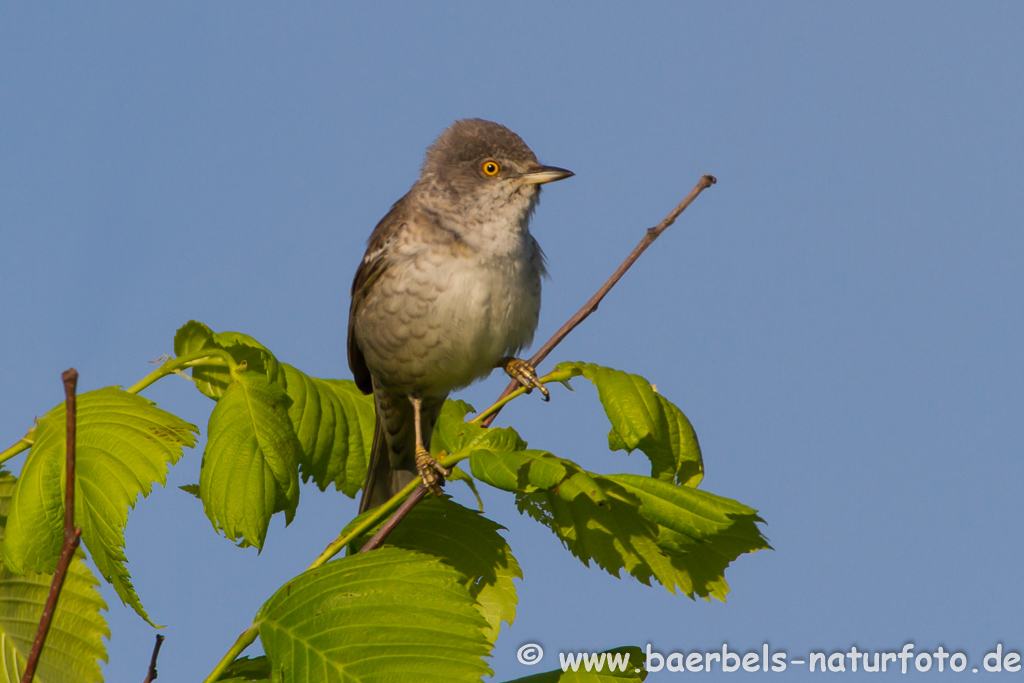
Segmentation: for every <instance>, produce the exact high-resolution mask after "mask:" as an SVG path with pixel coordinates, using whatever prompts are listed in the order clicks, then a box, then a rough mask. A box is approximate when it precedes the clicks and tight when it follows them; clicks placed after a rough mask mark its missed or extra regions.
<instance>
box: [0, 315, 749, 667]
mask: <svg viewBox="0 0 1024 683" xmlns="http://www.w3.org/2000/svg"><path fill="white" fill-rule="evenodd" d="M174 350H175V354H176V355H175V357H174V358H173V359H168V360H167V361H166V362H165V363H164V364H163V365H162V366H161V367H160V368H158V369H157V370H156V371H154V373H152V374H151V375H150V376H149V377H147V378H145V379H144V380H142V381H141V382H140V383H138V384H136V385H135V386H133V387H130V388H128V389H127V390H124V389H121V388H117V387H107V388H105V389H99V390H96V391H91V392H87V393H84V394H82V395H80V396H79V397H78V405H79V409H78V447H77V448H78V475H77V477H76V479H77V480H76V497H75V519H76V521H77V523H78V524H80V525H81V527H82V540H83V543H84V545H85V547H86V549H87V550H88V552H89V554H90V555H91V556H92V558H93V560H94V562H95V564H96V567H97V569H98V570H99V572H100V574H101V575H102V576H103V578H104V579H105V580H107V581H108V582H110V583H112V584H113V586H114V588H115V590H116V591H117V594H118V595H119V596H120V598H121V599H122V601H123V602H124V603H125V604H126V605H128V606H130V607H132V608H133V609H134V610H135V611H136V612H137V613H138V614H139V615H140V616H141V617H142V618H143V619H146V620H147V621H149V616H148V615H147V613H146V611H145V609H144V608H143V606H142V602H141V600H140V598H139V596H138V595H137V594H136V592H135V590H134V588H133V586H132V584H131V580H130V577H129V574H128V571H127V566H126V562H127V558H126V555H125V549H124V527H125V524H126V523H127V517H128V512H129V511H130V510H131V509H132V508H133V507H134V505H135V503H136V502H137V500H138V498H139V496H142V497H145V496H147V495H148V494H149V492H150V491H151V490H152V486H153V484H154V483H160V484H164V483H165V481H166V475H167V470H168V468H169V467H170V466H172V465H173V464H174V463H176V462H177V461H178V459H179V458H180V457H181V455H182V451H183V449H184V448H186V447H187V448H192V447H194V446H195V444H196V435H197V434H198V433H199V429H198V428H197V427H196V426H195V425H192V424H189V423H187V422H185V421H183V420H181V419H180V418H178V417H176V416H175V415H172V414H170V413H168V412H166V411H163V410H161V409H159V408H158V407H157V406H156V405H154V404H153V403H152V402H150V401H148V400H146V399H144V398H142V397H141V396H139V395H138V392H139V391H142V390H143V389H145V388H146V387H147V386H149V385H150V384H152V383H153V382H155V381H157V380H159V379H160V378H162V377H166V376H169V375H174V374H183V373H185V372H187V371H191V377H190V379H191V380H192V381H193V383H194V384H195V386H196V389H197V390H199V391H200V392H201V393H203V394H204V395H205V396H207V397H209V398H210V399H212V400H213V401H214V402H215V404H214V406H213V409H212V411H211V414H210V418H209V422H208V424H207V427H206V436H207V438H206V445H205V449H204V452H203V456H202V458H203V459H202V467H201V472H200V480H199V484H198V487H190V492H192V493H195V494H197V495H198V498H199V499H200V500H201V502H202V505H203V507H204V510H205V512H206V515H207V517H208V518H209V520H210V522H211V524H212V526H213V527H214V529H215V530H216V531H217V532H219V533H220V534H222V535H223V536H225V537H226V538H227V539H229V540H231V541H233V542H235V543H237V544H239V545H242V546H253V547H255V548H257V549H262V547H263V546H264V543H265V542H266V537H267V529H268V526H269V522H270V520H271V518H272V517H273V515H275V514H279V513H283V514H284V516H285V520H286V522H290V521H291V520H292V518H293V517H294V515H295V514H296V510H297V507H298V503H299V491H300V487H299V481H300V480H302V481H311V482H313V483H314V484H316V486H317V487H318V488H319V489H320V490H321V491H324V490H326V489H327V488H329V487H331V486H332V485H333V487H334V488H335V489H336V490H338V491H341V492H342V493H344V494H345V495H348V496H355V495H356V494H357V493H358V491H359V488H360V486H361V485H362V482H363V480H364V477H365V473H366V467H367V455H368V451H369V447H370V442H371V440H372V435H373V428H374V424H373V422H374V414H373V404H372V400H371V399H370V398H368V397H366V396H363V395H362V393H361V392H360V391H359V390H358V389H357V388H356V387H355V385H354V383H353V382H351V381H346V380H332V379H320V378H315V377H310V376H308V375H306V374H305V373H303V372H302V371H300V370H298V369H297V368H294V367H292V366H290V365H287V364H285V363H282V362H280V361H278V359H277V358H276V357H275V356H274V354H273V353H271V351H270V350H269V349H267V348H266V347H264V346H263V345H262V344H260V343H259V342H258V341H256V340H255V339H253V338H252V337H249V336H248V335H244V334H239V333H235V332H213V331H212V330H211V329H210V328H209V327H207V326H206V325H203V324H202V323H198V322H195V321H192V322H189V323H187V324H186V325H185V326H183V327H182V328H181V329H180V330H178V333H177V335H176V337H175V340H174ZM574 377H582V378H585V379H586V380H589V381H590V382H591V383H592V384H593V385H594V386H595V387H596V389H597V395H598V398H599V400H600V401H601V405H602V406H603V407H604V410H605V414H606V415H607V417H608V421H609V424H610V431H609V433H608V444H609V447H610V448H611V449H612V450H618V451H625V452H627V453H631V452H634V451H639V452H640V453H642V454H643V455H644V456H645V457H646V458H647V460H648V461H649V464H650V475H649V476H640V475H635V474H598V473H595V472H590V471H587V470H586V469H584V468H583V467H581V466H580V465H579V464H578V463H577V462H575V461H573V460H571V459H568V458H564V457H560V456H558V455H555V454H553V453H551V452H548V451H545V450H538V449H535V448H530V447H529V445H528V444H527V443H526V442H525V441H524V440H523V439H522V438H521V437H520V436H519V435H518V434H517V433H516V431H515V430H514V429H512V428H510V427H505V428H484V427H482V426H480V422H481V417H482V416H481V417H477V418H475V419H469V418H468V416H469V415H470V413H471V412H472V407H471V406H469V405H468V404H466V403H464V402H461V401H448V402H447V403H446V404H445V406H444V408H443V410H442V413H441V416H440V419H439V420H438V423H437V425H436V428H435V433H434V437H433V441H432V446H433V448H434V450H435V454H436V455H437V456H439V457H440V458H441V459H442V462H443V463H444V464H446V465H450V466H453V467H456V470H457V474H456V478H462V479H464V480H465V481H466V482H467V483H469V484H470V485H471V486H473V487H474V490H475V486H476V485H477V484H486V485H489V486H492V487H494V488H496V489H499V490H502V491H506V492H509V493H510V494H512V496H513V497H514V502H515V504H516V506H517V507H518V509H519V510H520V511H521V512H522V513H524V514H525V515H527V516H528V517H530V518H532V519H534V520H537V521H539V522H540V523H541V524H543V525H544V526H545V527H547V528H548V529H550V530H551V531H552V532H553V533H555V534H556V535H557V537H558V538H559V539H560V541H561V542H562V543H563V544H564V545H565V547H566V548H567V549H568V550H569V551H570V552H572V553H573V555H575V556H576V557H578V558H579V559H580V560H581V561H582V562H583V563H584V564H586V565H589V564H590V563H591V562H593V563H594V564H596V565H597V566H598V567H600V568H602V569H604V570H605V571H607V572H609V573H610V574H612V575H615V576H621V575H622V573H623V572H625V573H626V574H629V575H631V576H633V577H635V578H636V579H638V580H640V581H641V582H644V583H646V584H652V583H658V584H660V585H662V586H664V587H665V588H666V589H667V590H669V591H671V592H681V593H682V594H684V595H688V596H690V597H691V598H693V597H697V596H700V597H703V598H708V599H710V598H712V597H714V598H718V599H724V598H725V595H726V593H727V592H728V585H727V584H726V581H725V578H724V571H725V569H726V567H727V566H728V565H729V564H730V563H731V562H732V561H733V560H735V559H736V558H737V557H738V556H739V555H741V554H743V553H748V552H753V551H756V550H758V549H762V548H767V547H768V544H767V542H766V540H765V538H764V537H763V536H762V534H761V532H760V530H759V528H758V526H757V525H758V523H759V522H761V521H762V520H761V519H760V518H759V517H758V516H757V514H756V512H755V511H754V510H752V509H750V508H748V507H746V506H744V505H742V504H741V503H738V502H736V501H733V500H729V499H727V498H723V497H720V496H716V495H714V494H711V493H707V492H704V491H702V490H700V489H699V488H697V487H698V485H699V484H700V482H701V479H702V477H703V472H704V465H703V460H702V456H701V452H700V446H699V443H698V441H697V436H696V434H695V432H694V430H693V427H692V425H691V424H690V422H689V420H688V419H687V418H686V416H685V415H684V414H683V413H682V411H680V410H679V408H677V407H676V406H675V405H674V404H673V403H672V402H671V401H669V400H668V399H666V398H665V397H663V396H662V395H660V394H659V393H658V392H657V391H656V390H655V388H654V387H653V386H652V385H651V384H650V383H649V382H648V381H647V380H646V379H644V378H642V377H640V376H638V375H632V374H629V373H626V372H622V371H620V370H615V369H612V368H607V367H601V366H597V365H593V364H586V363H563V364H561V365H559V366H558V367H557V368H556V369H555V371H554V372H552V373H551V374H549V375H548V376H546V377H544V378H542V381H545V382H553V381H561V382H568V381H569V380H570V379H572V378H574ZM63 421H64V406H63V404H61V405H59V406H57V407H55V408H54V409H53V410H51V411H50V412H49V413H47V414H46V415H44V416H43V417H42V418H40V419H39V421H38V424H37V425H36V426H35V427H34V428H33V429H32V430H31V431H30V433H29V434H28V435H26V437H25V439H23V442H22V443H24V444H26V445H28V444H31V452H30V453H29V456H28V458H27V460H26V462H25V465H24V467H23V468H22V470H21V474H20V475H19V477H18V478H17V479H15V478H14V477H13V476H12V475H9V474H3V475H2V476H0V511H2V513H3V515H4V519H3V529H2V530H0V533H2V534H3V535H2V537H0V539H2V544H0V552H2V556H3V572H4V573H3V574H0V590H7V589H8V587H7V584H6V583H5V580H6V579H7V577H13V576H25V577H42V576H45V574H46V573H48V572H52V571H53V568H54V566H55V563H56V559H57V555H58V553H59V551H60V540H61V525H62V520H63V512H64V511H63V505H64V502H63V496H62V491H63V476H64V475H63V469H62V467H61V463H62V462H63V452H64V431H63V424H64V423H63ZM18 450H19V448H13V447H12V449H8V451H6V452H5V454H6V456H7V457H9V456H10V455H11V454H13V453H15V452H17V451H18ZM3 459H4V457H3V456H0V461H2V460H3ZM464 461H468V463H466V462H464ZM460 463H462V464H463V466H462V467H461V468H459V467H458V466H459V464H460ZM467 465H468V467H467ZM467 470H468V471H467ZM399 498H400V497H396V499H395V500H393V501H392V502H391V503H389V505H387V506H384V507H383V508H379V509H377V510H372V511H369V512H367V513H364V514H363V515H361V516H359V517H357V518H356V519H354V520H352V522H351V523H350V524H349V526H348V527H347V528H346V529H345V530H344V531H343V532H342V534H341V535H340V536H339V538H338V539H335V541H334V542H333V543H332V544H331V545H329V546H328V550H325V553H324V554H323V555H322V556H321V557H320V558H318V559H317V560H316V561H314V562H313V564H312V565H311V566H310V568H309V569H308V570H306V571H305V572H303V573H301V574H299V575H297V576H296V577H295V578H294V579H292V580H291V581H289V582H288V583H287V584H285V585H284V586H282V587H281V588H280V589H279V590H278V591H277V593H275V595H273V596H272V597H271V598H270V599H269V600H268V601H267V602H266V603H264V605H263V606H262V607H261V608H260V609H259V610H258V612H257V613H256V616H255V618H254V620H253V624H252V626H251V627H250V629H249V630H248V631H247V632H246V633H247V634H248V636H247V637H243V638H241V639H240V640H239V643H241V646H240V647H243V648H244V645H245V644H246V641H247V642H252V640H253V639H254V638H255V637H257V636H258V637H259V638H260V640H261V642H262V644H263V648H264V651H265V653H266V656H265V657H258V658H253V659H249V658H245V657H239V656H238V655H240V653H241V649H238V651H235V649H232V651H230V652H229V654H228V655H227V656H226V658H225V660H224V661H223V662H222V664H221V665H220V666H218V667H217V669H215V671H214V674H212V675H211V677H210V679H209V680H217V679H219V680H262V679H271V680H283V679H285V678H287V679H288V680H310V681H311V680H358V681H375V680H380V681H383V680H395V679H415V680H439V681H440V680H446V681H462V680H465V681H476V680H479V679H480V677H481V676H483V675H487V674H489V673H490V669H489V667H488V666H487V664H486V662H485V660H484V658H485V657H486V656H487V655H488V653H489V652H490V650H491V648H492V647H493V645H494V643H495V641H496V640H497V638H498V635H499V633H500V629H501V625H502V623H506V624H511V623H512V621H513V620H514V618H515V613H516V593H515V585H514V580H515V579H520V578H522V573H521V571H520V569H519V565H518V563H517V562H516V559H515V557H514V556H513V554H512V549H511V548H510V547H509V546H508V544H507V543H506V541H505V540H504V538H503V536H502V534H501V533H500V532H501V529H502V527H500V526H499V525H498V524H496V523H494V522H493V521H491V520H489V519H488V518H486V517H485V516H484V515H482V514H481V513H479V512H476V511H473V510H470V509H468V508H465V507H463V506H461V505H459V504H457V503H455V502H454V501H452V500H450V499H448V498H447V497H445V498H441V499H429V500H425V501H423V502H422V503H420V504H419V505H418V506H417V507H416V508H414V509H413V511H412V512H411V513H410V514H409V515H408V516H407V517H406V518H405V519H404V520H403V521H402V522H401V524H399V526H398V527H397V528H396V529H395V530H394V531H393V532H392V533H391V535H390V536H389V537H388V539H387V542H386V547H384V548H381V549H377V550H374V551H372V552H368V553H354V552H351V551H354V550H356V549H358V548H359V547H360V546H361V544H362V542H363V541H365V539H367V538H368V537H369V534H371V533H372V532H373V531H374V529H376V528H377V527H379V525H380V524H381V523H382V521H383V519H384V517H385V515H386V513H387V512H388V511H389V510H391V509H393V507H395V506H396V505H397V503H398V502H399V501H398V499H399ZM345 547H347V548H348V549H349V550H350V553H349V554H347V555H346V556H344V557H339V558H334V559H332V558H333V557H334V554H335V553H336V552H337V551H338V550H340V549H341V548H345ZM76 577H77V578H76ZM38 580H39V581H42V579H41V578H40V579H38ZM33 581H36V579H33V578H27V583H26V586H28V587H25V588H24V589H21V588H19V589H17V590H23V591H24V593H25V595H29V594H30V593H31V594H32V595H35V593H32V591H33V590H35V589H34V588H32V587H31V586H32V585H34V584H33ZM76 581H77V582H78V583H76ZM94 585H95V580H94V579H92V576H91V573H89V571H88V569H87V568H86V567H85V565H84V564H83V563H82V562H81V560H80V559H78V560H76V561H75V563H74V564H73V569H72V578H71V579H70V580H69V586H70V588H65V592H66V593H67V592H68V591H70V593H71V594H72V595H75V596H81V597H80V598H75V599H69V601H68V603H64V602H62V603H61V606H60V610H59V612H60V613H61V614H63V615H64V616H63V618H64V619H80V620H82V623H83V624H84V623H88V624H90V626H88V627H82V628H83V629H84V630H83V631H82V633H83V634H87V635H88V638H86V637H85V636H83V638H82V640H83V644H80V645H79V646H77V647H73V648H69V649H68V651H69V652H73V658H74V663H75V666H70V665H69V666H67V667H65V669H66V670H67V671H75V673H74V675H71V676H69V677H67V678H66V679H65V680H76V681H77V680H82V681H85V680H89V681H92V680H98V671H97V670H94V669H93V668H90V666H92V667H95V661H96V659H102V658H104V657H105V653H104V652H103V650H102V646H101V645H100V644H99V639H100V637H101V636H102V635H106V631H105V628H106V627H105V624H104V623H103V620H102V618H101V617H100V616H99V614H98V613H99V610H100V609H102V608H104V605H103V604H102V601H98V602H97V599H98V598H96V597H95V589H94V588H93V586H94ZM11 590H13V589H11ZM90 591H91V592H90ZM89 596H93V597H92V598H90V597H89ZM37 597H38V596H37ZM44 597H45V595H44ZM24 601H25V602H26V604H28V605H29V606H30V607H31V608H32V609H35V607H36V601H37V598H27V597H26V598H24ZM61 614H58V620H57V621H56V622H55V624H56V626H55V628H57V629H58V632H59V631H60V626H59V625H60V624H61V623H63V622H61V621H60V619H61ZM6 615H7V613H6V612H3V613H0V630H5V631H4V632H5V633H8V634H9V635H10V638H9V639H7V640H4V641H3V642H14V643H17V644H18V645H17V646H12V647H15V650H16V651H14V652H12V654H11V655H10V656H9V657H6V658H5V661H11V662H14V663H15V664H13V665H12V666H13V667H14V668H15V669H16V668H17V662H18V661H22V660H19V659H18V657H19V656H21V657H23V651H24V650H25V648H24V647H23V646H24V638H25V636H24V634H20V635H16V633H20V632H18V631H17V628H16V627H14V626H10V625H9V622H8V621H7V620H5V619H6ZM150 623H152V622H150ZM245 635H246V634H243V636H245ZM19 638H20V640H18V639H19ZM85 641H88V645H86V644H84V642H85ZM639 657H640V655H639V654H637V661H639ZM61 666H64V665H63V664H62V665H61ZM593 675H594V676H596V675H597V674H593ZM623 675H625V674H623ZM641 675H642V674H640V673H632V674H630V677H633V678H636V679H638V680H639V678H640V677H641ZM587 676H591V674H588V673H585V672H584V673H580V672H577V673H571V672H570V673H569V674H563V673H562V672H552V673H550V674H540V675H538V676H532V677H530V678H529V679H523V680H531V681H532V680H536V681H540V680H545V681H547V680H565V681H569V680H603V679H604V678H607V676H606V675H601V676H600V677H598V678H588V677H587Z"/></svg>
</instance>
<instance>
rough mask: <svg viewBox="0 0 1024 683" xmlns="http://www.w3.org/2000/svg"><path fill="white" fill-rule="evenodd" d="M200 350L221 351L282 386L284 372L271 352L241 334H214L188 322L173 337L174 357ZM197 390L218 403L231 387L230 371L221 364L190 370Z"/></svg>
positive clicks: (197, 324) (202, 326)
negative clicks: (229, 386)
mask: <svg viewBox="0 0 1024 683" xmlns="http://www.w3.org/2000/svg"><path fill="white" fill-rule="evenodd" d="M203 349H221V350H224V351H227V352H228V353H229V354H231V357H232V358H234V360H235V363H237V364H241V363H242V362H244V363H245V364H246V369H247V370H249V371H250V372H253V373H259V374H262V375H263V376H265V377H266V378H267V379H268V380H270V381H271V382H278V383H280V384H281V385H282V387H283V386H284V382H285V380H284V377H283V371H282V370H281V366H280V364H279V363H278V362H277V358H275V357H274V354H272V353H271V352H270V350H269V349H268V348H267V347H265V346H263V344H260V343H259V342H258V341H256V340H255V339H253V338H252V337H250V336H249V335H247V334H242V333H241V332H214V331H213V330H211V329H210V328H209V327H207V326H206V325H204V324H203V323H201V322H198V321H196V320H190V321H188V322H187V323H185V324H184V325H182V326H181V328H179V329H178V331H177V332H176V333H175V335H174V354H175V355H176V356H184V355H186V354H189V353H194V352H196V351H201V350H203ZM192 379H193V380H195V384H196V388H197V389H199V391H201V392H202V393H203V394H205V395H207V396H209V397H210V398H212V399H214V400H218V399H220V397H221V396H223V395H224V392H225V391H227V388H228V385H230V384H231V382H232V379H231V370H230V368H228V367H225V365H224V364H223V363H220V362H210V363H201V364H199V365H195V366H193V367H192Z"/></svg>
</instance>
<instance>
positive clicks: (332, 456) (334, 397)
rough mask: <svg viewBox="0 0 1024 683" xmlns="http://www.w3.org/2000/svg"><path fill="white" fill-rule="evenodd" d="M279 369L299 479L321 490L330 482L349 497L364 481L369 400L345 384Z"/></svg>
mask: <svg viewBox="0 0 1024 683" xmlns="http://www.w3.org/2000/svg"><path fill="white" fill-rule="evenodd" d="M281 369H282V371H283V374H284V377H285V378H286V380H287V386H288V396H289V398H291V400H292V403H291V406H289V408H288V417H289V419H290V420H291V421H292V424H293V425H294V427H295V433H296V435H297V436H298V438H299V443H300V444H301V447H302V454H301V456H300V458H299V470H300V471H301V473H302V480H303V481H309V480H310V479H312V480H313V482H314V483H316V485H317V486H318V487H320V490H321V491H324V490H326V489H327V487H328V486H330V485H331V483H333V484H334V486H335V488H336V489H337V490H339V491H342V492H343V493H345V495H347V496H350V497H353V496H355V495H356V494H357V493H358V492H359V489H360V488H362V486H363V481H364V480H365V479H366V466H367V457H368V455H369V452H370V444H371V443H372V441H373V421H374V409H373V397H372V396H364V395H363V392H361V391H360V390H359V389H358V387H356V385H355V382H352V381H351V380H339V379H317V378H315V377H310V376H309V375H306V374H305V373H303V372H301V371H299V370H297V369H295V368H293V367H292V366H291V365H288V364H286V363H282V364H281Z"/></svg>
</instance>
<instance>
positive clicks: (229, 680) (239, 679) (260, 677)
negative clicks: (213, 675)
mask: <svg viewBox="0 0 1024 683" xmlns="http://www.w3.org/2000/svg"><path fill="white" fill-rule="evenodd" d="M217 680H218V681H221V683H243V682H244V681H269V680H270V660H268V659H267V658H266V657H262V656H261V657H239V658H238V659H236V660H235V661H233V662H231V664H230V666H228V668H227V669H225V670H224V673H222V674H221V675H220V678H218V679H217Z"/></svg>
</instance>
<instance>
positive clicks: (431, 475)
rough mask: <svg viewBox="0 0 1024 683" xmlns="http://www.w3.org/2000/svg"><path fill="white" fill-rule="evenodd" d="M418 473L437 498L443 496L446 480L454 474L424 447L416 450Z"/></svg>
mask: <svg viewBox="0 0 1024 683" xmlns="http://www.w3.org/2000/svg"><path fill="white" fill-rule="evenodd" d="M416 471H418V472H419V473H420V479H421V480H423V485H424V486H425V487H426V488H427V490H428V491H430V492H431V493H433V494H434V495H435V496H440V495H441V485H442V484H444V478H445V477H450V476H451V474H452V471H451V470H450V469H448V468H447V467H445V466H444V465H442V464H441V463H439V462H438V461H437V460H435V459H434V457H433V456H432V455H430V453H428V452H427V449H425V448H423V447H417V448H416Z"/></svg>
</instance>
